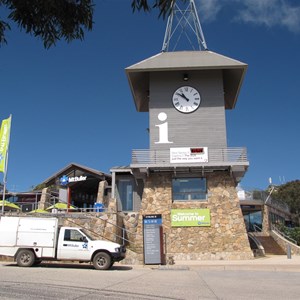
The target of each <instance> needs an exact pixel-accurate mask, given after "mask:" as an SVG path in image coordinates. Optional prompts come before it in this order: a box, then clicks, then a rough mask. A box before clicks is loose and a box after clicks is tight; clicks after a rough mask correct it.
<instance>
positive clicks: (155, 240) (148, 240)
mask: <svg viewBox="0 0 300 300" xmlns="http://www.w3.org/2000/svg"><path fill="white" fill-rule="evenodd" d="M143 225H144V263H145V265H151V264H153V265H155V264H162V257H163V251H162V249H163V247H162V245H163V244H162V241H163V239H162V218H161V215H145V216H143Z"/></svg>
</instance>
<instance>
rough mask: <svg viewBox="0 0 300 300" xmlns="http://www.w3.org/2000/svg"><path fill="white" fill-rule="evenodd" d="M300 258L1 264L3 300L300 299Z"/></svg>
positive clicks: (0, 294) (0, 276)
mask: <svg viewBox="0 0 300 300" xmlns="http://www.w3.org/2000/svg"><path fill="white" fill-rule="evenodd" d="M299 282H300V257H298V256H297V257H296V256H293V257H292V259H287V257H285V256H272V257H265V258H259V259H253V260H247V261H185V262H177V263H176V264H175V265H171V266H149V265H147V266H141V265H139V266H131V265H122V264H120V263H116V264H115V265H114V267H113V268H112V269H111V270H109V271H97V270H95V269H94V268H93V267H92V266H91V265H90V264H62V263H42V264H41V265H39V266H36V267H33V268H20V267H17V266H16V264H15V263H12V262H2V263H0V299H30V300H33V299H39V300H40V299H70V300H77V299H82V298H85V299H93V300H95V299H109V300H115V299H119V300H120V299H122V300H124V299H126V300H127V299H128V300H133V299H136V300H141V299H147V300H154V299H155V300H158V299H165V300H168V299H169V300H185V299H187V300H194V299H195V300H199V299H200V300H201V299H212V300H227V299H228V300H241V299H247V300H248V299H255V300H257V299H259V300H265V299H270V300H277V299H278V300H282V299H285V300H288V299H292V300H294V299H295V300H298V299H300V285H299Z"/></svg>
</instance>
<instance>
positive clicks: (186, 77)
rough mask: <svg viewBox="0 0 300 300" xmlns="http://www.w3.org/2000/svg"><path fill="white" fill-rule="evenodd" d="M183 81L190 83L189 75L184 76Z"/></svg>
mask: <svg viewBox="0 0 300 300" xmlns="http://www.w3.org/2000/svg"><path fill="white" fill-rule="evenodd" d="M183 80H184V81H188V80H189V74H187V73H185V74H183Z"/></svg>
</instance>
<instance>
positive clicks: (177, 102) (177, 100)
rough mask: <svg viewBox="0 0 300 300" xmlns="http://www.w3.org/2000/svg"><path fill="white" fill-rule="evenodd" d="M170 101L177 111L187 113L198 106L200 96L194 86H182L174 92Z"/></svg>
mask: <svg viewBox="0 0 300 300" xmlns="http://www.w3.org/2000/svg"><path fill="white" fill-rule="evenodd" d="M172 102H173V105H174V107H175V108H176V109H177V110H178V111H180V112H182V113H185V114H189V113H192V112H194V111H195V110H196V109H197V108H198V107H199V106H200V103H201V96H200V94H199V92H198V91H197V90H196V89H195V88H193V87H191V86H182V87H180V88H178V89H177V90H176V91H175V92H174V94H173V97H172Z"/></svg>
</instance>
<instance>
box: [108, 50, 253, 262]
mask: <svg viewBox="0 0 300 300" xmlns="http://www.w3.org/2000/svg"><path fill="white" fill-rule="evenodd" d="M246 69H247V65H246V64H244V63H242V62H239V61H236V60H233V59H231V58H228V57H225V56H222V55H219V54H217V53H214V52H211V51H177V52H162V53H160V54H158V55H155V56H153V57H150V58H148V59H146V60H143V61H142V62H139V63H137V64H135V65H133V66H130V67H128V68H127V69H126V73H127V77H128V81H129V85H130V88H131V91H132V94H133V99H134V103H135V106H136V109H137V111H138V112H149V144H150V147H149V149H144V150H133V151H132V160H131V164H130V166H129V167H126V168H125V167H124V168H112V169H111V172H112V195H113V197H115V198H116V199H117V201H118V203H119V210H120V211H123V212H124V211H127V212H126V214H125V218H124V219H125V223H126V220H127V221H128V224H127V226H129V227H130V229H131V230H132V229H133V228H134V230H135V233H136V235H135V240H134V241H132V243H134V245H135V249H136V251H137V252H138V253H140V259H141V260H144V262H146V261H147V255H148V254H149V253H148V252H149V251H148V250H147V247H148V248H149V245H148V244H147V237H145V235H146V233H147V232H145V228H146V227H147V226H146V225H145V224H147V222H146V223H145V218H147V217H149V218H151V217H153V218H156V217H157V216H158V218H159V223H160V228H161V230H160V234H158V235H159V236H157V238H156V240H157V239H158V240H159V242H158V244H162V245H163V247H161V248H163V250H162V251H163V256H162V257H163V258H164V259H169V258H170V257H171V258H172V259H173V260H175V261H176V260H186V259H249V258H251V257H253V254H252V251H251V249H250V245H249V242H248V237H247V231H246V227H245V223H244V218H243V214H242V211H241V208H240V205H239V199H238V196H237V191H236V186H237V184H238V182H239V181H240V180H241V178H242V177H243V176H244V174H245V172H246V171H247V168H248V165H249V162H248V160H247V153H246V149H245V148H229V147H228V145H227V135H226V120H225V110H226V109H233V108H234V107H235V104H236V101H237V97H238V93H239V90H240V87H241V84H242V81H243V78H244V74H245V71H246ZM120 204H121V206H120ZM126 208H127V209H126ZM132 215H133V216H134V217H132ZM156 242H157V241H156ZM160 246H161V245H160ZM157 251H159V250H157ZM150 252H151V251H150ZM158 261H159V259H158ZM150 263H151V260H150Z"/></svg>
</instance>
